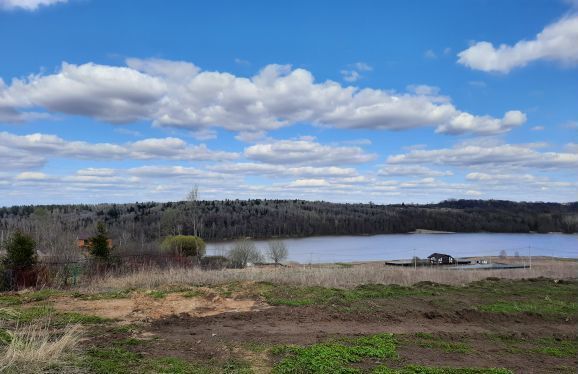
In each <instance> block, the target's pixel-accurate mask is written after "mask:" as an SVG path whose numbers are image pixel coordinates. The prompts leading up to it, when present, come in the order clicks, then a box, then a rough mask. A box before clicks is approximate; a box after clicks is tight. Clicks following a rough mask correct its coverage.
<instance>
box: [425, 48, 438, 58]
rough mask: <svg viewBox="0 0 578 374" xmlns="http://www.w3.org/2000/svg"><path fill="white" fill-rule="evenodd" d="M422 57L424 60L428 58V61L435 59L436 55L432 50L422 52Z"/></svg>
mask: <svg viewBox="0 0 578 374" xmlns="http://www.w3.org/2000/svg"><path fill="white" fill-rule="evenodd" d="M423 55H424V56H425V58H429V59H430V60H433V59H436V58H437V57H438V56H437V54H436V53H435V52H434V51H433V50H432V49H428V50H427V51H425V52H424V54H423Z"/></svg>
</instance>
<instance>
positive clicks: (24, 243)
mask: <svg viewBox="0 0 578 374" xmlns="http://www.w3.org/2000/svg"><path fill="white" fill-rule="evenodd" d="M6 263H7V264H8V265H9V266H12V267H15V268H27V267H30V266H32V265H34V264H35V263H36V242H35V241H34V239H32V237H31V236H30V235H26V234H24V233H23V232H21V231H16V232H15V233H14V235H13V236H12V238H11V239H10V241H9V242H8V244H7V246H6Z"/></svg>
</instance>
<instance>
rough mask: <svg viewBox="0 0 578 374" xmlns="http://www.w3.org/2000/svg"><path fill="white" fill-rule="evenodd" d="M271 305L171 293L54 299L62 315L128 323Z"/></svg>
mask: <svg viewBox="0 0 578 374" xmlns="http://www.w3.org/2000/svg"><path fill="white" fill-rule="evenodd" d="M266 307H267V306H266V305H264V304H263V303H259V302H258V301H255V300H238V299H230V298H222V297H219V296H216V295H212V297H206V296H205V297H183V296H182V295H179V294H169V295H167V296H166V297H163V298H154V297H152V296H150V295H147V294H144V293H136V294H133V295H132V296H131V297H130V298H127V299H105V300H80V299H75V298H71V297H62V298H58V299H55V300H54V308H55V309H56V310H58V311H61V312H76V313H81V314H89V315H95V316H99V317H103V318H110V319H117V320H121V321H126V322H136V321H152V320H156V319H159V318H165V317H168V316H172V315H186V316H191V317H206V316H213V315H217V314H222V313H229V312H249V311H255V310H261V309H264V308H266Z"/></svg>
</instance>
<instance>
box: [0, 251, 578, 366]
mask: <svg viewBox="0 0 578 374" xmlns="http://www.w3.org/2000/svg"><path fill="white" fill-rule="evenodd" d="M576 270H577V268H576V263H575V262H567V261H560V262H558V263H552V262H549V263H548V262H544V263H541V264H540V263H537V264H536V265H535V266H534V268H533V269H532V270H529V269H527V270H524V269H521V270H516V271H519V273H517V274H515V275H513V276H512V275H511V274H514V273H512V272H513V271H508V272H502V273H498V274H500V275H505V276H509V278H510V279H505V278H497V277H495V275H498V274H496V273H495V272H472V273H469V272H455V271H452V272H448V271H446V272H445V273H442V271H438V272H439V273H435V272H434V271H432V270H428V269H423V270H421V271H420V270H417V271H414V270H408V269H391V268H384V267H383V266H381V267H378V266H377V265H375V264H362V265H352V266H343V265H335V266H322V267H317V268H297V269H289V268H284V269H248V270H245V271H243V270H240V271H228V270H227V271H207V272H199V271H197V270H190V269H170V270H167V271H165V272H162V271H160V270H159V271H157V272H153V273H151V274H149V276H148V277H146V273H144V272H138V273H134V274H129V275H125V276H122V277H118V278H114V277H112V276H107V277H104V278H102V279H100V280H99V281H98V282H95V283H93V284H91V285H83V286H82V287H79V288H76V289H70V290H54V289H42V290H25V291H21V292H15V293H3V294H0V350H1V351H2V352H1V355H0V371H1V372H6V373H27V372H28V373H37V372H47V373H54V372H60V373H435V374H437V373H440V374H441V373H444V374H445V373H527V372H530V371H528V370H531V371H532V372H533V373H552V372H560V373H574V372H575V368H576V366H577V364H578V362H577V359H576V356H577V354H578V341H577V337H576V329H575V326H576V323H577V322H578V280H576V278H575V276H576ZM572 271H573V272H572ZM292 272H294V273H292ZM556 272H557V276H555V277H554V276H552V273H556ZM462 273H465V274H462ZM412 274H413V275H412ZM428 275H429V276H430V277H429V279H428ZM484 275H485V276H484ZM522 275H526V276H528V275H530V276H531V275H534V276H537V277H528V279H519V278H524V277H523V276H522ZM546 275H550V276H549V277H545V276H546ZM488 276H489V278H488ZM540 276H542V277H540ZM451 277H453V278H451ZM484 278H485V279H484ZM391 279H395V280H396V281H387V280H391ZM440 280H443V281H445V282H438V281H440Z"/></svg>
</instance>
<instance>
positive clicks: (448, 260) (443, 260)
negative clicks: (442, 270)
mask: <svg viewBox="0 0 578 374" xmlns="http://www.w3.org/2000/svg"><path fill="white" fill-rule="evenodd" d="M427 258H428V260H429V262H430V264H432V265H453V264H455V263H456V260H455V259H454V258H453V257H452V256H450V255H446V254H443V253H432V254H431V255H429V256H427Z"/></svg>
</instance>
